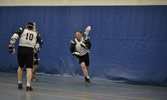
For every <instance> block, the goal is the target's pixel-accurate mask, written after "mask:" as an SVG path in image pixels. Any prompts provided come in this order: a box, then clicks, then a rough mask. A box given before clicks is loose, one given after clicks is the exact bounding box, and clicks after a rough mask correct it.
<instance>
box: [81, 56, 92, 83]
mask: <svg viewBox="0 0 167 100" xmlns="http://www.w3.org/2000/svg"><path fill="white" fill-rule="evenodd" d="M83 59H84V62H85V66H86V70H87V72H88V73H89V54H88V53H87V54H86V55H85V56H84V58H83ZM85 81H86V82H88V83H90V77H89V74H88V77H85Z"/></svg>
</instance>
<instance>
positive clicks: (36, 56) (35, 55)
mask: <svg viewBox="0 0 167 100" xmlns="http://www.w3.org/2000/svg"><path fill="white" fill-rule="evenodd" d="M34 58H35V59H38V54H37V53H35V54H34ZM38 64H39V63H38V60H36V61H34V65H38Z"/></svg>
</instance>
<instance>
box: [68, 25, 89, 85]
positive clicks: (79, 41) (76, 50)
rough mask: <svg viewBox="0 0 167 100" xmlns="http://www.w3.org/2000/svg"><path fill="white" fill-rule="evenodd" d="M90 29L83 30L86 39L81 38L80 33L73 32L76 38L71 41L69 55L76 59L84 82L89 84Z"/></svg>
mask: <svg viewBox="0 0 167 100" xmlns="http://www.w3.org/2000/svg"><path fill="white" fill-rule="evenodd" d="M90 30H91V27H90V26H88V27H87V28H86V29H85V32H84V33H85V34H86V37H83V36H82V35H83V34H82V31H80V30H78V31H76V32H75V35H76V38H75V39H74V40H71V47H70V49H71V53H72V54H73V55H74V56H76V57H77V59H78V62H79V64H80V65H81V68H82V71H83V74H84V77H85V81H86V82H88V83H90V77H89V75H88V71H89V50H88V49H90V48H91V43H90V37H88V34H89V31H90Z"/></svg>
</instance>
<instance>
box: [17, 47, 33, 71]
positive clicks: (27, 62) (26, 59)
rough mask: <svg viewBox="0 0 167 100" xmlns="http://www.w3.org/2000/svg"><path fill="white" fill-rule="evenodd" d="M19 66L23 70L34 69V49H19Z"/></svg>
mask: <svg viewBox="0 0 167 100" xmlns="http://www.w3.org/2000/svg"><path fill="white" fill-rule="evenodd" d="M17 58H18V64H19V66H20V67H21V68H23V67H24V66H26V68H33V48H30V47H23V46H19V47H18V52H17Z"/></svg>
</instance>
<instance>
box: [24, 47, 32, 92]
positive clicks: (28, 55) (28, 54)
mask: <svg viewBox="0 0 167 100" xmlns="http://www.w3.org/2000/svg"><path fill="white" fill-rule="evenodd" d="M25 58H26V63H25V64H26V71H27V86H26V91H32V90H33V89H32V87H31V79H32V68H33V49H31V48H28V49H26V56H25Z"/></svg>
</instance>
